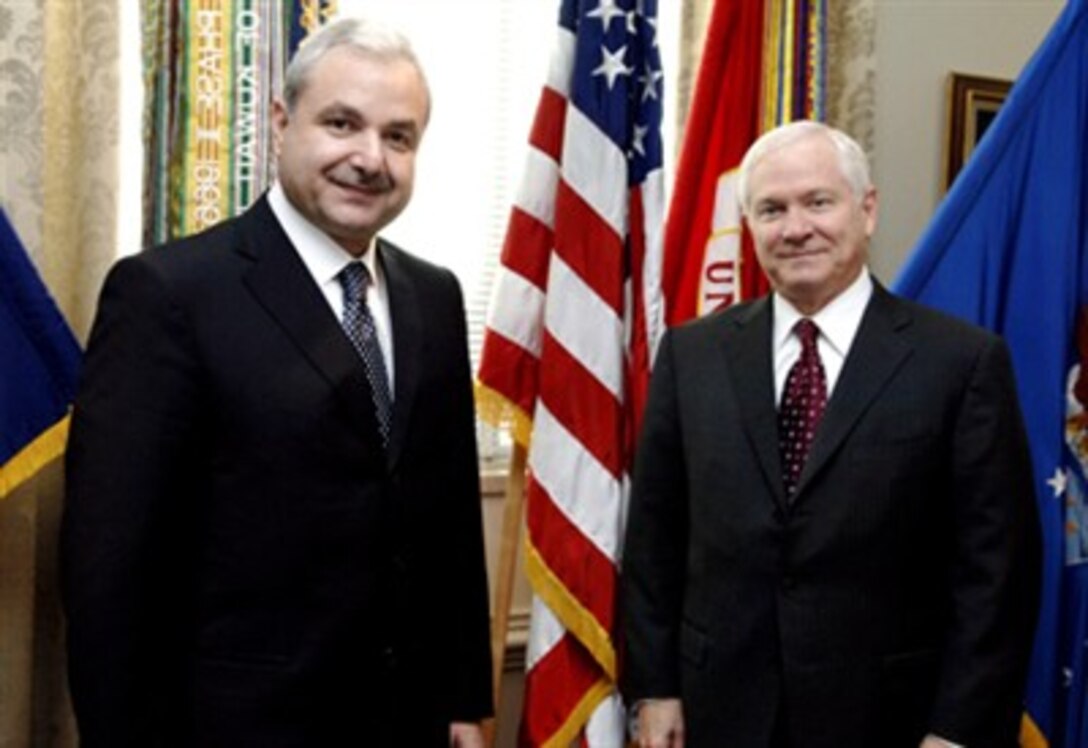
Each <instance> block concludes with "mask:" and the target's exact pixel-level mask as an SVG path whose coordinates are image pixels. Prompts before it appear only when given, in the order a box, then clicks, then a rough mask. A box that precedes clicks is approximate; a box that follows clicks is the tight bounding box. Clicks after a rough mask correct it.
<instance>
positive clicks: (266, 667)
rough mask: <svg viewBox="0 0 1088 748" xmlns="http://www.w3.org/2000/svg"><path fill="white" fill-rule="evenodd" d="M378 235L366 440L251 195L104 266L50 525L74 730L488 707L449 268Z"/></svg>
mask: <svg viewBox="0 0 1088 748" xmlns="http://www.w3.org/2000/svg"><path fill="white" fill-rule="evenodd" d="M378 251H379V257H380V262H381V263H382V267H383V270H384V273H385V278H386V280H387V283H388V289H389V299H390V309H391V317H392V324H393V341H394V348H395V351H394V359H395V371H396V382H395V390H396V391H395V401H396V402H395V410H394V415H393V424H392V433H391V436H390V444H389V448H388V452H386V451H383V449H382V446H381V442H380V437H379V435H378V431H377V425H376V421H375V416H374V412H373V406H372V404H371V399H370V391H369V386H368V384H367V379H366V375H365V373H364V371H363V367H362V363H361V360H360V359H359V357H358V356H357V354H356V353H355V351H354V350H353V348H352V347H351V344H350V343H349V342H348V339H347V338H346V336H345V335H344V333H343V332H342V330H341V328H340V326H339V322H338V320H337V319H336V318H335V315H334V314H333V313H332V311H331V310H330V309H329V306H328V304H327V302H326V301H325V299H324V297H323V296H322V295H321V293H320V291H319V289H318V288H317V286H316V284H315V283H314V282H313V280H312V278H311V276H310V275H309V273H308V271H307V270H306V268H305V266H304V265H303V264H302V261H301V259H300V258H299V257H298V255H297V253H296V252H295V251H294V250H293V248H292V247H291V245H290V243H289V241H288V239H287V236H286V235H285V234H284V233H283V231H282V229H281V228H280V226H279V223H278V222H277V221H276V220H275V218H274V216H273V214H272V212H271V210H270V209H269V207H268V205H267V202H266V200H265V199H262V200H261V201H259V202H258V203H257V204H256V205H255V206H254V207H253V208H251V209H250V210H249V211H248V212H247V213H246V214H245V215H243V216H242V217H240V218H238V219H235V220H231V221H228V222H226V223H223V224H221V225H219V226H217V227H215V228H213V229H211V230H209V231H207V232H205V233H203V234H200V235H198V236H195V237H192V238H188V239H184V240H182V241H179V242H177V243H176V244H175V245H171V246H167V247H165V248H161V249H156V250H153V251H150V252H145V253H143V254H141V255H138V256H136V257H132V258H128V259H125V260H123V261H121V262H119V263H118V264H117V265H116V266H115V268H114V269H113V270H112V272H111V273H110V275H109V278H108V279H107V282H106V285H105V288H104V290H103V293H102V298H101V302H100V307H99V312H98V317H97V319H96V322H95V325H94V330H93V332H92V335H91V339H90V343H89V347H88V352H87V358H86V365H85V371H84V378H83V383H82V387H81V390H80V393H79V396H78V398H77V402H76V406H75V412H74V416H73V421H72V430H71V440H70V444H69V448H68V465H67V467H68V491H67V503H66V506H65V513H64V519H63V534H62V570H63V583H64V587H63V589H64V601H65V606H66V613H67V618H68V645H69V663H70V683H71V690H72V697H73V702H74V705H75V709H76V714H77V717H78V721H79V726H80V731H81V735H82V738H83V742H84V745H87V746H109V747H110V748H116V747H118V746H141V748H146V747H147V746H158V745H193V746H201V747H202V748H203V747H204V746H251V745H252V746H321V745H345V744H349V743H352V742H354V743H355V744H359V745H364V744H365V745H379V746H382V745H388V746H394V745H395V746H404V745H413V746H415V745H419V746H426V745H436V746H437V745H444V744H445V741H446V731H447V725H448V723H449V722H450V721H451V720H476V719H479V718H481V717H483V716H485V715H487V714H489V713H490V710H491V688H490V656H489V649H488V610H487V592H486V579H485V570H484V557H483V544H482V528H481V517H480V504H479V484H478V473H477V463H476V446H475V440H474V419H473V405H472V393H471V382H470V372H469V363H468V355H467V338H466V333H465V323H464V319H465V318H464V311H463V307H462V299H461V292H460V288H459V286H458V284H457V281H456V280H455V278H454V277H453V275H452V274H450V273H449V272H448V271H446V270H442V269H440V268H437V267H435V266H432V265H429V264H427V263H425V262H423V261H421V260H419V259H416V258H414V257H412V256H411V255H408V254H406V253H405V252H402V251H401V250H399V249H397V248H395V247H393V246H392V245H390V244H388V243H385V242H379V245H378ZM364 736H369V737H364Z"/></svg>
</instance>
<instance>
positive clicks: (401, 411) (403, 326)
mask: <svg viewBox="0 0 1088 748" xmlns="http://www.w3.org/2000/svg"><path fill="white" fill-rule="evenodd" d="M378 258H379V260H380V262H381V263H382V272H383V273H384V274H385V280H386V288H387V289H388V292H389V313H390V317H391V319H392V323H393V364H394V380H395V382H394V392H393V423H392V428H391V430H390V433H389V452H388V460H389V466H390V468H392V467H393V466H394V465H395V464H396V462H397V459H398V458H399V457H400V454H401V452H402V451H403V449H404V438H405V435H406V434H407V432H408V424H409V421H410V420H411V413H412V405H413V404H414V403H415V396H416V390H417V388H418V386H419V377H420V367H421V366H422V355H423V346H424V336H423V322H422V319H421V318H420V314H419V310H420V298H419V293H418V291H417V290H416V287H415V284H414V283H413V282H412V278H411V275H410V274H409V273H408V271H407V270H406V269H405V267H404V264H403V260H402V258H401V256H400V254H399V250H397V249H396V248H395V247H393V246H392V245H391V244H389V243H388V242H384V241H381V240H379V241H378Z"/></svg>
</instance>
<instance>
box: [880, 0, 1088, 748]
mask: <svg viewBox="0 0 1088 748" xmlns="http://www.w3.org/2000/svg"><path fill="white" fill-rule="evenodd" d="M1086 187H1088V0H1071V1H1070V2H1069V4H1068V5H1067V6H1066V8H1065V10H1064V11H1063V12H1062V14H1061V16H1060V17H1059V18H1058V20H1057V22H1056V23H1055V25H1054V28H1053V29H1052V30H1051V31H1050V33H1049V35H1048V36H1047V38H1046V40H1045V41H1044V42H1043V44H1042V46H1041V47H1040V48H1039V50H1038V51H1037V52H1036V53H1035V55H1034V57H1033V58H1032V59H1031V61H1030V62H1029V63H1028V65H1027V66H1026V67H1025V68H1024V71H1023V73H1022V74H1021V76H1020V78H1019V79H1018V80H1017V82H1016V84H1015V85H1014V86H1013V88H1012V92H1011V94H1010V96H1009V98H1008V100H1007V101H1006V102H1005V104H1004V106H1003V107H1002V108H1001V111H1000V113H999V114H998V116H997V118H996V119H995V121H994V122H993V124H992V125H991V126H990V128H989V129H988V130H987V131H986V134H985V137H984V138H983V139H982V141H981V143H980V144H979V147H978V148H977V149H976V150H975V152H974V154H973V155H972V157H971V159H970V161H969V162H968V164H967V166H966V168H965V169H964V170H963V171H962V172H961V173H960V174H959V176H958V177H957V178H956V181H955V183H954V185H953V188H952V190H951V192H949V194H948V197H947V198H946V199H945V201H944V202H943V203H942V205H941V206H940V208H939V209H938V211H937V214H936V216H934V218H933V222H932V223H931V224H930V226H929V227H928V229H927V230H926V232H925V233H924V234H923V235H922V238H921V239H920V241H919V243H918V246H917V247H916V248H915V249H914V252H913V254H912V255H911V257H910V258H909V259H908V261H907V263H906V265H905V267H904V268H903V271H902V273H901V275H900V277H899V278H898V279H897V281H896V283H895V286H894V288H895V290H896V291H897V292H899V293H900V294H902V295H904V296H908V297H911V298H915V299H918V300H919V301H921V302H923V303H925V304H928V305H930V306H934V307H937V308H940V309H944V310H946V311H948V312H951V313H952V314H955V315H957V316H959V317H962V318H964V319H967V320H969V321H972V322H975V323H977V324H980V325H982V326H984V327H987V328H989V329H991V330H994V331H995V332H997V333H999V334H1001V335H1003V336H1004V337H1005V339H1006V340H1007V341H1008V344H1009V346H1010V348H1011V349H1012V355H1013V361H1014V366H1015V369H1016V376H1017V381H1018V387H1019V392H1020V400H1021V403H1022V405H1023V409H1024V417H1025V420H1026V423H1027V429H1028V435H1029V439H1030V441H1031V451H1032V458H1033V461H1034V465H1035V488H1036V493H1037V498H1038V502H1039V513H1040V518H1041V521H1042V530H1043V543H1044V553H1045V559H1044V562H1043V565H1044V578H1043V580H1042V582H1041V584H1042V609H1041V612H1040V617H1039V626H1038V630H1037V633H1036V637H1035V650H1034V654H1033V659H1032V666H1031V673H1030V676H1029V680H1028V689H1027V694H1026V699H1027V708H1026V718H1025V720H1024V730H1023V735H1022V740H1023V745H1025V746H1051V747H1053V748H1061V747H1063V746H1064V747H1065V748H1081V747H1083V746H1088V720H1086V717H1085V707H1086V706H1088V704H1086V696H1088V692H1086V690H1085V685H1086V678H1085V668H1086V658H1088V650H1086V646H1088V563H1086V562H1088V498H1086V497H1088V479H1086V469H1088V275H1086V273H1088V263H1086V259H1088V189H1086Z"/></svg>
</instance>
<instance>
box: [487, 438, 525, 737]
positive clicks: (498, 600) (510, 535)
mask: <svg viewBox="0 0 1088 748" xmlns="http://www.w3.org/2000/svg"><path fill="white" fill-rule="evenodd" d="M527 456H528V453H527V450H526V449H525V447H524V446H523V445H521V444H519V443H517V442H514V448H513V450H512V451H511V454H510V470H509V472H508V473H507V476H506V496H505V498H504V501H503V515H502V535H501V538H500V545H499V569H498V575H497V576H496V578H495V608H494V622H493V625H492V627H491V667H492V680H491V682H492V687H493V692H494V698H495V724H494V729H493V734H492V738H494V737H495V736H497V735H498V732H499V731H498V722H499V708H500V704H501V700H502V698H501V697H502V671H503V663H504V661H505V659H506V657H505V655H506V632H507V629H508V628H509V625H510V606H511V604H512V601H513V597H514V571H515V569H516V568H517V551H518V537H519V536H520V534H521V515H522V508H523V507H524V505H525V465H526V462H527ZM489 742H490V741H489Z"/></svg>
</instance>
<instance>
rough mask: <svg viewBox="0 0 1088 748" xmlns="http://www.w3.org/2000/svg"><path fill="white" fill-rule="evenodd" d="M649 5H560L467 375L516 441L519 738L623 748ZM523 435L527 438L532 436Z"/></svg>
mask: <svg viewBox="0 0 1088 748" xmlns="http://www.w3.org/2000/svg"><path fill="white" fill-rule="evenodd" d="M656 10H657V3H656V0H637V1H636V0H563V2H562V3H561V7H560V12H559V28H558V41H557V44H556V49H555V52H554V55H553V59H552V65H551V68H550V71H549V74H548V79H547V81H546V82H545V85H544V89H543V92H542V94H541V98H540V103H539V105H538V109H537V114H536V120H535V122H534V124H533V128H532V132H531V133H530V137H529V140H530V145H531V148H530V153H529V158H528V163H527V167H526V171H525V176H524V178H523V183H522V186H521V190H520V192H519V194H518V197H517V198H516V202H515V205H514V208H513V210H512V212H511V216H510V223H509V227H508V229H507V235H506V241H505V245H504V248H503V254H502V268H501V271H500V276H499V278H498V279H497V289H496V294H495V297H494V300H493V302H492V306H491V311H490V314H489V318H488V329H487V333H486V336H485V339H484V347H483V353H482V357H481V364H480V370H479V383H478V392H479V395H480V397H479V399H478V400H479V403H480V411H481V414H482V415H484V416H485V417H490V418H491V420H505V421H506V422H508V423H511V424H513V427H514V429H513V432H514V437H515V439H517V440H518V441H519V442H521V443H522V444H528V445H529V457H528V472H529V475H528V482H527V486H528V487H527V502H528V512H527V525H528V541H527V543H526V569H527V573H528V576H529V579H530V582H531V584H532V587H533V592H534V600H533V609H532V621H531V625H530V634H529V643H528V653H527V667H528V673H527V675H526V688H525V701H524V711H523V717H522V725H521V743H522V744H523V745H545V744H547V745H561V746H566V745H569V744H570V743H571V742H572V741H574V740H579V739H584V741H585V743H586V744H588V745H591V746H594V745H602V746H604V745H607V746H615V745H620V744H621V743H622V739H623V728H624V719H623V714H624V710H623V706H622V704H621V702H620V698H619V695H618V692H617V690H616V680H617V657H616V652H617V646H616V639H615V637H614V634H615V630H616V626H615V623H616V612H615V590H616V583H617V576H618V570H619V565H620V556H621V550H622V549H621V543H622V537H623V523H624V518H625V514H626V503H627V494H628V485H629V468H630V465H631V457H632V451H633V441H634V436H635V434H636V432H637V418H638V415H639V413H640V411H641V406H642V403H643V398H644V394H645V387H646V380H647V378H648V374H649V365H650V361H651V360H652V354H653V349H654V346H655V344H656V341H657V339H658V337H659V335H660V332H661V330H662V327H663V324H664V323H663V317H664V314H663V303H662V300H661V297H660V290H659V289H660V268H661V239H662V236H661V230H662V229H661V227H662V213H663V209H664V188H663V184H664V180H663V176H662V166H661V154H662V143H661V127H660V126H661V115H662V77H663V74H662V71H661V59H660V54H659V50H658V46H657V27H656V24H657V21H656V18H657V13H656ZM530 441H531V444H530Z"/></svg>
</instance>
